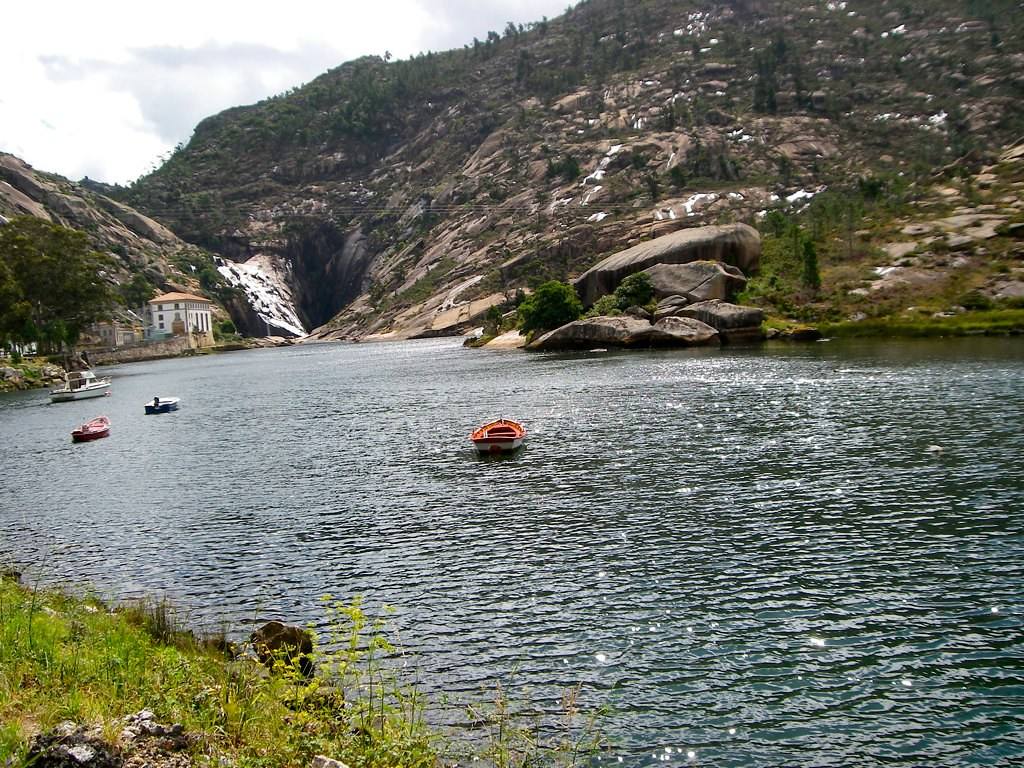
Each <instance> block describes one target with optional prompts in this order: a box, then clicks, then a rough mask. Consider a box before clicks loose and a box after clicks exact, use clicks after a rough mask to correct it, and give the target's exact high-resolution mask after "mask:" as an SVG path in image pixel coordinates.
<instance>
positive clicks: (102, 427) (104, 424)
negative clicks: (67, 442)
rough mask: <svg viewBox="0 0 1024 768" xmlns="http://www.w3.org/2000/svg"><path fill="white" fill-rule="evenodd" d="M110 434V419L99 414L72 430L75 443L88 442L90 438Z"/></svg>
mask: <svg viewBox="0 0 1024 768" xmlns="http://www.w3.org/2000/svg"><path fill="white" fill-rule="evenodd" d="M109 435H110V419H108V418H107V417H106V416H99V417H97V418H95V419H93V420H92V421H87V422H86V423H85V424H83V425H82V426H80V427H79V428H78V429H75V430H72V432H71V441H72V442H73V443H87V442H89V441H90V440H99V439H100V438H103V437H108V436H109Z"/></svg>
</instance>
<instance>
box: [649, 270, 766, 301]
mask: <svg viewBox="0 0 1024 768" xmlns="http://www.w3.org/2000/svg"><path fill="white" fill-rule="evenodd" d="M643 271H644V272H645V273H646V274H647V275H649V276H650V278H651V287H652V288H653V289H654V298H655V299H664V298H667V297H669V296H683V297H685V298H686V299H688V300H689V301H690V302H691V303H694V302H698V301H707V300H708V299H730V298H732V297H733V296H734V295H735V294H736V292H737V291H740V290H742V288H743V286H744V285H746V284H747V278H746V277H744V276H743V273H742V272H740V270H739V269H738V268H737V267H733V266H730V265H729V264H723V263H722V262H720V261H691V262H690V263H689V264H655V265H654V266H653V267H648V268H647V269H645V270H643Z"/></svg>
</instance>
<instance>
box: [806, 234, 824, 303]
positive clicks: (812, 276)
mask: <svg viewBox="0 0 1024 768" xmlns="http://www.w3.org/2000/svg"><path fill="white" fill-rule="evenodd" d="M802 277H803V283H804V285H805V286H806V287H808V288H810V289H812V290H814V291H817V290H818V289H819V288H820V287H821V273H820V272H819V271H818V249H817V248H816V247H815V245H814V241H813V240H811V239H810V238H809V237H807V236H806V235H805V236H804V238H803V276H802Z"/></svg>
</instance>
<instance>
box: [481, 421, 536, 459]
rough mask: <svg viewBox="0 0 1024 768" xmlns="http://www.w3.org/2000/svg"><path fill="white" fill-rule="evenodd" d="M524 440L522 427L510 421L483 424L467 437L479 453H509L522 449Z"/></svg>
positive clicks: (524, 430)
mask: <svg viewBox="0 0 1024 768" xmlns="http://www.w3.org/2000/svg"><path fill="white" fill-rule="evenodd" d="M525 438H526V429H525V428H524V427H523V425H522V424H520V423H519V422H517V421H511V420H510V419H498V420H497V421H492V422H491V423H490V424H484V425H483V426H482V427H480V428H479V429H477V430H476V431H475V432H473V434H471V435H470V436H469V439H470V440H472V441H473V447H474V448H476V450H477V451H478V452H480V453H511V452H512V451H515V450H517V449H519V448H521V447H522V445H523V440H524V439H525Z"/></svg>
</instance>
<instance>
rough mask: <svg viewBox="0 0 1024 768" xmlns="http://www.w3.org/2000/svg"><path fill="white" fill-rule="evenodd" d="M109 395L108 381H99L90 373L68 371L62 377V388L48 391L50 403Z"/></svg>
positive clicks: (106, 379) (105, 379)
mask: <svg viewBox="0 0 1024 768" xmlns="http://www.w3.org/2000/svg"><path fill="white" fill-rule="evenodd" d="M109 394H110V379H108V378H104V379H99V378H97V377H96V374H95V373H93V372H92V371H68V373H67V374H65V376H64V386H63V387H61V388H60V389H52V390H50V402H51V403H64V402H67V401H68V400H85V399H86V398H87V397H102V396H103V395H109Z"/></svg>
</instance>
